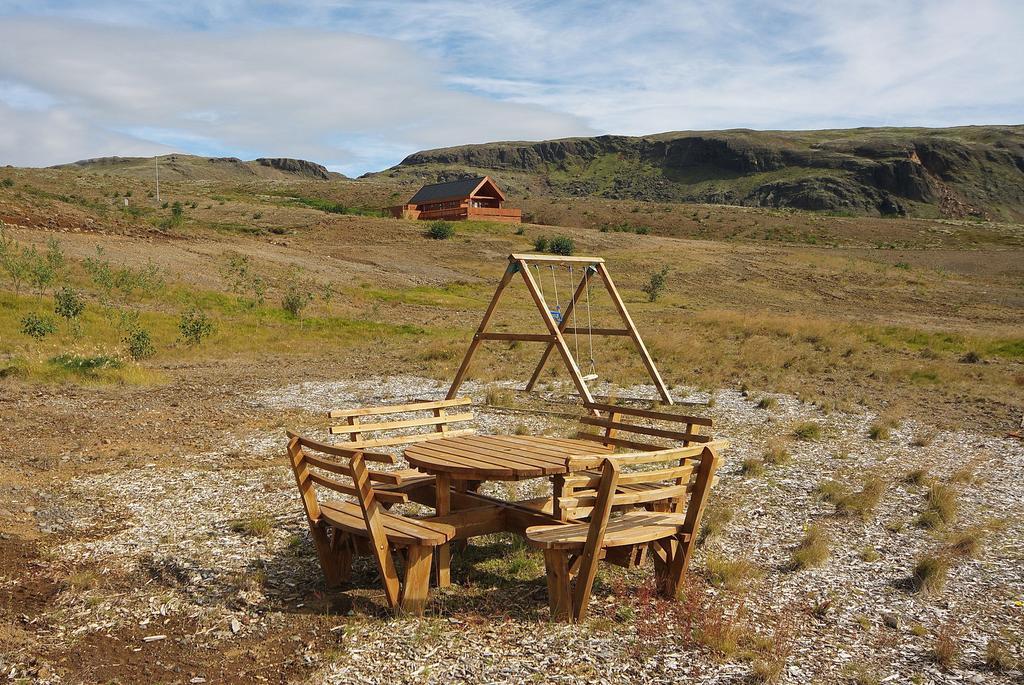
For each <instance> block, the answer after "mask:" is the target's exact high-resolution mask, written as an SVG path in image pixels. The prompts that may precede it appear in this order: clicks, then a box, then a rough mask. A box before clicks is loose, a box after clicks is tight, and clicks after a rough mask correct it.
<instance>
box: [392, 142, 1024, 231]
mask: <svg viewBox="0 0 1024 685" xmlns="http://www.w3.org/2000/svg"><path fill="white" fill-rule="evenodd" d="M382 173H386V174H387V175H389V176H392V177H397V178H403V177H404V178H409V179H410V180H412V179H416V180H417V181H426V182H432V181H433V180H435V179H436V180H437V181H443V180H450V179H452V178H459V177H462V176H465V175H478V174H481V173H491V174H496V175H498V176H499V177H503V178H504V179H505V180H506V182H508V183H512V184H513V185H519V186H529V187H532V188H535V189H536V188H541V189H545V188H546V189H548V191H550V192H552V193H554V194H557V195H577V196H578V195H594V196H599V197H607V198H611V199H636V200H651V201H669V202H671V201H696V202H721V203H730V204H744V205H763V206H770V207H796V208H801V209H815V210H831V211H848V212H856V213H865V214H893V213H897V214H903V213H909V214H914V213H921V214H933V213H934V209H928V208H927V206H931V207H937V208H938V210H939V211H940V212H942V213H947V214H948V213H951V214H953V215H960V214H965V213H966V214H977V215H983V216H1002V217H1004V218H1011V219H1016V220H1020V219H1022V218H1024V126H978V127H960V128H951V129H852V130H839V131H750V130H730V131H720V132H692V133H691V132H679V133H663V134H657V135H651V136H641V137H629V136H597V137H593V138H566V139H562V140H549V141H540V142H509V143H489V144H484V145H465V146H460V147H452V148H444V149H439V150H426V151H423V152H417V153H415V154H412V155H409V156H408V157H407V158H406V159H405V160H403V161H402V163H401V164H399V165H398V166H396V167H393V168H392V169H390V170H388V171H387V172H382ZM949 208H955V209H949Z"/></svg>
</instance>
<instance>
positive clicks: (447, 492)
mask: <svg viewBox="0 0 1024 685" xmlns="http://www.w3.org/2000/svg"><path fill="white" fill-rule="evenodd" d="M434 478H435V480H436V482H437V502H436V503H435V505H434V509H435V510H436V511H437V515H438V516H446V515H448V514H450V513H452V499H451V498H452V490H451V487H452V477H451V475H450V474H447V473H438V474H437V475H436V476H435V477H434ZM451 564H452V550H451V547H450V546H449V545H447V544H445V545H439V546H438V548H437V586H438V587H448V586H449V585H451V584H452V573H451Z"/></svg>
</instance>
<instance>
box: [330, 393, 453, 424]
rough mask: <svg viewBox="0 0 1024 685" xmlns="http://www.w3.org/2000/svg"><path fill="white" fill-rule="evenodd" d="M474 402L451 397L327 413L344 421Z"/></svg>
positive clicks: (335, 410)
mask: <svg viewBox="0 0 1024 685" xmlns="http://www.w3.org/2000/svg"><path fill="white" fill-rule="evenodd" d="M472 403H473V400H471V399H470V398H468V397H450V398H448V399H445V400H431V401H427V402H411V403H408V404H393V405H390V406H380V407H356V408H354V409H333V410H331V411H329V412H327V416H328V417H329V418H332V419H344V418H348V417H349V416H375V415H378V414H380V415H384V414H405V413H408V412H414V411H421V410H424V409H437V408H439V407H461V406H464V405H467V404H472Z"/></svg>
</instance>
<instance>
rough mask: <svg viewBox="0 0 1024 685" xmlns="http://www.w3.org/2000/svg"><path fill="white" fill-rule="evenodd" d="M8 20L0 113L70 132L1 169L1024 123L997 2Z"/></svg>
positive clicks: (661, 4)
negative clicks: (189, 155) (679, 134)
mask: <svg viewBox="0 0 1024 685" xmlns="http://www.w3.org/2000/svg"><path fill="white" fill-rule="evenodd" d="M3 12H7V13H8V14H10V15H12V16H9V17H6V18H4V21H3V22H2V23H0V102H4V101H6V102H7V103H8V104H9V105H11V107H8V108H7V109H0V124H4V123H6V121H7V120H8V119H11V121H12V122H13V121H14V118H16V119H17V122H15V123H17V125H19V126H20V125H22V123H24V122H26V121H27V122H29V123H31V124H33V125H35V124H36V123H37V122H36V120H37V119H40V117H25V116H22V114H23V113H24V110H26V109H28V108H29V106H30V105H31V106H32V107H34V109H35V110H36V111H37V112H38V111H43V113H44V114H45V115H46V117H42V118H55V117H58V115H59V117H60V118H62V119H63V120H64V122H65V124H64V128H58V129H55V132H54V134H53V135H54V136H57V135H65V134H64V133H62V131H64V130H67V129H69V128H75V129H76V130H80V131H81V132H82V133H81V138H80V140H79V141H77V143H76V142H73V141H72V142H64V143H61V144H58V143H56V142H55V143H52V144H48V145H47V146H41V147H36V146H32V145H30V144H28V143H24V144H20V145H19V144H18V143H17V142H15V143H10V144H5V145H3V146H0V162H2V161H3V159H4V158H5V157H6V158H16V159H20V160H23V159H34V160H35V161H36V163H49V162H54V161H64V159H67V158H68V157H62V158H59V159H58V158H55V157H53V156H44V155H43V154H42V152H41V151H42V150H50V151H51V152H48V153H47V154H48V155H53V154H56V153H57V152H61V153H64V152H66V151H67V150H71V149H81V150H82V153H81V154H79V155H78V156H86V155H97V154H110V153H114V152H120V151H121V150H122V147H117V146H118V145H121V146H129V147H130V146H131V145H135V146H138V145H140V144H142V143H143V141H144V140H150V141H153V142H154V143H163V144H166V145H169V146H176V147H181V146H185V147H186V148H188V149H197V150H217V151H223V153H225V154H226V153H228V151H235V153H236V154H248V153H250V152H251V153H252V154H263V155H288V156H305V157H310V158H312V159H315V160H318V161H322V162H327V163H329V164H331V163H333V164H334V165H335V166H340V167H341V168H342V169H343V170H346V171H354V170H360V171H361V170H366V169H371V168H380V167H381V166H384V165H385V164H390V163H394V162H396V161H398V159H400V158H401V157H402V156H403V155H404V154H406V153H408V152H412V151H414V150H417V149H421V148H427V147H439V146H446V145H456V144H462V143H471V142H483V141H488V140H505V139H543V138H554V137H560V136H567V135H586V134H590V133H593V132H611V133H623V134H643V133H652V132H659V131H667V130H680V129H716V128H728V127H750V128H769V129H770V128H825V127H843V126H860V125H931V126H945V125H957V124H967V123H1020V122H1021V121H1024V69H1021V68H1020V66H1019V65H1020V64H1021V63H1024V40H1021V36H1022V35H1024V5H1022V4H1020V3H1018V2H1016V1H1013V0H974V1H973V2H963V1H962V0H929V1H927V2H925V1H923V0H904V1H901V2H892V1H891V0H850V1H849V2H842V3H831V2H829V3H822V2H811V1H809V0H775V1H774V2H771V3H762V2H753V1H752V0H718V1H711V0H688V1H684V0H635V1H634V2H630V3H605V4H599V3H593V2H588V1H585V0H575V1H573V0H566V1H564V2H540V1H539V0H506V1H501V0H495V2H492V3H489V4H487V5H481V4H480V3H478V2H475V1H473V2H469V1H464V0H429V1H427V2H417V3H408V2H398V1H397V0H376V1H375V2H364V1H359V2H356V1H354V0H307V1H306V2H298V1H297V0H282V1H281V2H277V3H267V2H264V1H262V0H217V1H214V2H199V1H198V0H178V1H177V2H175V3H173V4H172V3H167V2H158V1H157V0H140V1H139V2H133V3H124V2H122V1H120V0H118V1H116V2H115V1H114V0H90V1H88V2H87V1H86V0H62V1H61V2H57V1H56V0H32V2H28V1H27V0H21V1H19V0H10V1H9V2H8V7H7V8H6V9H5V10H0V13H3ZM31 15H38V16H36V17H35V18H33V17H32V16H31ZM43 15H45V16H47V17H49V18H47V19H42V18H39V17H40V16H43ZM69 17H73V18H75V19H74V20H72V19H69ZM154 27H160V28H159V29H156V28H154ZM27 55H31V58H30V59H29V58H26V56H27ZM5 89H6V90H5ZM12 107H16V108H17V109H12ZM12 112H13V113H14V114H12ZM7 139H8V140H10V139H11V136H10V135H9V134H8V135H7ZM103 145H113V146H115V147H117V149H100V148H101V147H102V146H103ZM86 150H87V152H86ZM72 156H74V155H72Z"/></svg>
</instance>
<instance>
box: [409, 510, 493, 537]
mask: <svg viewBox="0 0 1024 685" xmlns="http://www.w3.org/2000/svg"><path fill="white" fill-rule="evenodd" d="M424 520H426V521H429V522H431V523H443V524H445V525H449V526H452V527H453V528H455V534H454V535H453V536H452V539H453V540H465V539H467V538H471V537H477V536H479V535H490V534H491V533H500V532H502V531H504V530H505V509H504V508H503V507H500V506H496V505H491V504H488V505H484V506H475V507H473V508H470V509H459V510H458V511H454V512H452V513H450V514H447V515H445V516H433V517H430V518H428V519H424Z"/></svg>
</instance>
